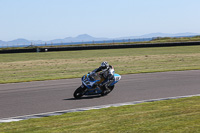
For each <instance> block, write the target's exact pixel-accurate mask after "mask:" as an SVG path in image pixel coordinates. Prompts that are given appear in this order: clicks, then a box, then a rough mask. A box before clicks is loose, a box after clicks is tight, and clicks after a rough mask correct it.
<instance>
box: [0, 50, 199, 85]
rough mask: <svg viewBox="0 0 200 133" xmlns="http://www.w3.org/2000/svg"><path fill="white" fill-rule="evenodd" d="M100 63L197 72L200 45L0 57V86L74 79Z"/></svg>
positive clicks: (124, 70)
mask: <svg viewBox="0 0 200 133" xmlns="http://www.w3.org/2000/svg"><path fill="white" fill-rule="evenodd" d="M102 61H108V62H109V63H110V64H111V65H113V66H114V67H115V71H116V73H119V74H133V73H148V72H163V71H179V70H194V69H200V46H179V47H156V48H130V49H108V50H85V51H64V52H46V53H17V54H0V83H13V82H27V81H37V80H51V79H64V78H77V77H81V76H82V75H84V74H85V73H87V72H89V71H92V70H93V69H94V68H97V67H98V66H99V65H100V63H101V62H102Z"/></svg>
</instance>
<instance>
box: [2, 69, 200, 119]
mask: <svg viewBox="0 0 200 133" xmlns="http://www.w3.org/2000/svg"><path fill="white" fill-rule="evenodd" d="M80 85H81V79H64V80H51V81H36V82H26V83H12V84H0V119H1V118H8V117H16V116H23V115H31V114H39V113H45V112H54V111H60V110H68V109H75V108H82V107H91V106H98V105H106V104H114V103H123V102H130V101H140V100H148V99H157V98H165V97H175V96H184V95H195V94H200V70H192V71H176V72H161V73H146V74H130V75H122V79H121V81H119V83H117V84H116V86H115V89H114V90H113V92H111V93H110V94H109V95H108V96H104V97H98V96H93V97H83V98H82V99H80V100H76V99H74V98H73V92H74V91H75V89H76V88H77V87H79V86H80Z"/></svg>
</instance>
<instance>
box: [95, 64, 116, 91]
mask: <svg viewBox="0 0 200 133" xmlns="http://www.w3.org/2000/svg"><path fill="white" fill-rule="evenodd" d="M97 72H100V75H101V76H102V78H104V81H102V82H101V83H100V84H99V86H100V88H102V91H110V89H109V87H108V86H110V84H111V83H112V82H113V81H114V68H113V67H112V66H111V65H109V67H108V68H106V69H104V68H103V67H102V66H100V67H99V68H97V69H95V70H93V71H92V73H97Z"/></svg>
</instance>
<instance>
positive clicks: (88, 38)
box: [0, 32, 200, 46]
mask: <svg viewBox="0 0 200 133" xmlns="http://www.w3.org/2000/svg"><path fill="white" fill-rule="evenodd" d="M196 35H200V34H197V33H189V32H186V33H178V34H167V33H159V32H158V33H151V34H145V35H141V36H129V37H119V38H96V37H93V36H90V35H88V34H81V35H78V36H76V37H66V38H64V39H54V40H50V41H42V40H26V39H23V38H19V39H16V40H12V41H7V42H6V41H2V40H0V45H1V46H2V45H6V46H13V45H31V44H32V45H36V44H45V43H46V44H51V43H53V44H55V43H71V42H73V43H74V42H89V41H91V42H92V41H104V40H120V39H121V40H122V39H140V38H153V37H185V36H196Z"/></svg>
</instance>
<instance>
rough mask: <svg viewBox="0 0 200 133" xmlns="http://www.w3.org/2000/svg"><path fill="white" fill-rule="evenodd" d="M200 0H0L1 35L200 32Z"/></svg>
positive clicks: (11, 37)
mask: <svg viewBox="0 0 200 133" xmlns="http://www.w3.org/2000/svg"><path fill="white" fill-rule="evenodd" d="M199 5H200V0H0V40H3V41H9V40H14V39H17V38H25V39H28V40H51V39H57V38H65V37H69V36H71V37H74V36H77V35H79V34H89V35H91V36H94V37H110V38H112V37H123V36H137V35H143V34H148V33H155V32H162V33H182V32H193V33H200V25H199V24H200V8H199Z"/></svg>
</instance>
